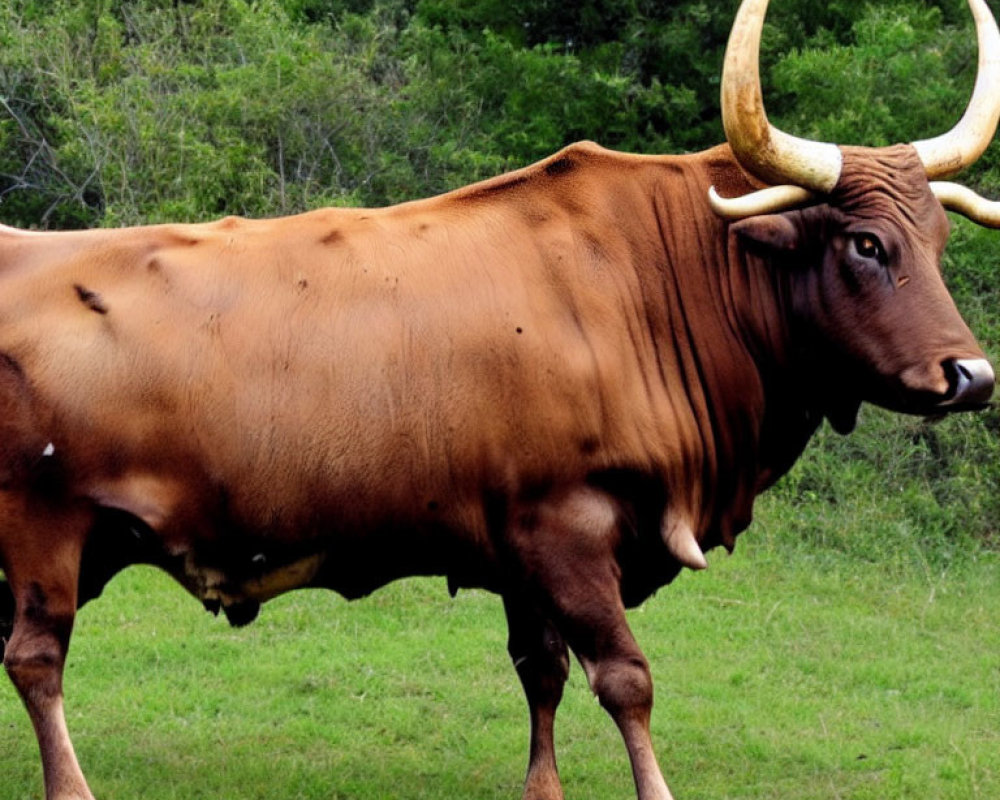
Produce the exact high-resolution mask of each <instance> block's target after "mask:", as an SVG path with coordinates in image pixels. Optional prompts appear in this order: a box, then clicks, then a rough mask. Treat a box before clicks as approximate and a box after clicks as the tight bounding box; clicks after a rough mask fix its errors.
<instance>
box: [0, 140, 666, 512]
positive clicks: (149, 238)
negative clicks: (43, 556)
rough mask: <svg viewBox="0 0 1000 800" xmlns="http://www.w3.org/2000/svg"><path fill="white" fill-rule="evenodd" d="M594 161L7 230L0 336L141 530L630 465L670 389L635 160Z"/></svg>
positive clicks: (63, 445)
mask: <svg viewBox="0 0 1000 800" xmlns="http://www.w3.org/2000/svg"><path fill="white" fill-rule="evenodd" d="M609 158H613V156H611V155H609V154H605V153H603V152H602V153H601V154H600V159H597V160H598V161H600V163H597V161H594V163H590V162H588V159H587V158H586V153H582V154H581V153H575V152H571V151H568V156H567V155H565V154H564V155H563V156H562V157H561V158H560V157H556V158H554V159H552V160H550V162H549V163H547V164H546V163H543V164H542V165H538V166H536V167H533V168H529V169H528V170H524V171H522V172H520V173H514V174H512V175H510V176H505V177H503V178H500V179H496V180H494V181H490V182H487V183H486V184H481V185H478V186H474V187H469V188H467V189H464V190H460V191H459V192H456V193H453V194H451V195H445V196H443V197H441V198H435V199H432V200H428V201H421V202H418V203H411V204H406V205H403V206H399V207H394V208H390V209H383V210H324V211H319V212H312V213H309V214H305V215H301V216H298V217H292V218H285V219H276V220H262V221H245V220H238V219H228V220H223V221H220V222H218V223H211V224H207V225H191V226H157V227H153V228H138V229H127V230H119V231H93V232H87V233H78V234H72V233H70V234H52V235H48V234H28V235H24V236H23V238H21V239H19V240H17V243H16V244H17V246H16V247H14V248H12V249H8V250H6V251H5V252H6V253H7V256H6V262H7V263H6V264H5V265H4V277H3V278H2V281H3V290H2V292H0V321H2V324H0V351H2V352H3V353H5V354H7V355H9V356H10V357H11V358H13V359H14V360H15V361H17V362H18V363H19V364H21V365H22V367H23V368H24V370H25V372H26V374H27V375H28V376H29V378H30V380H31V383H32V386H33V387H34V390H35V392H36V396H37V400H38V402H39V403H40V404H41V405H43V406H44V407H45V408H46V410H47V411H49V412H51V415H52V418H53V425H54V428H53V433H52V437H53V440H54V441H57V445H58V446H59V447H60V452H61V455H62V457H63V458H65V459H67V461H68V462H69V463H70V464H71V465H72V467H73V469H72V474H73V475H75V476H79V480H80V482H81V483H80V485H81V490H84V491H86V492H88V493H90V494H91V495H92V496H94V497H95V498H96V499H98V500H99V501H101V502H106V503H108V504H110V505H117V506H122V507H127V508H128V510H131V511H133V512H135V513H137V514H139V515H140V516H142V517H143V518H144V519H146V520H147V521H148V522H150V524H152V525H154V526H168V525H169V524H170V522H171V520H173V519H174V517H175V516H177V515H182V516H183V515H185V514H188V515H189V514H191V513H193V512H191V511H190V509H192V508H199V509H204V508H214V509H216V511H215V512H214V513H215V515H216V516H219V515H228V516H230V517H231V518H232V519H229V520H226V523H227V524H228V523H230V522H233V521H238V522H239V523H240V524H245V525H247V526H249V527H254V526H261V525H265V524H269V525H272V526H274V527H277V528H281V527H288V528H290V529H294V528H296V527H299V526H301V525H303V524H307V523H306V518H308V519H309V520H313V522H312V523H308V524H315V522H314V521H315V519H316V518H317V516H319V517H329V518H330V519H332V520H334V521H335V523H336V524H342V525H345V526H348V527H350V526H352V525H353V526H357V527H358V528H359V529H360V528H363V527H365V526H366V525H370V524H371V522H372V519H371V517H372V515H382V516H398V517H403V518H405V517H406V516H407V515H410V514H412V513H413V512H414V509H418V508H419V509H427V508H432V509H435V510H436V511H437V512H438V513H439V514H440V513H444V509H446V508H447V507H449V506H453V507H455V508H456V509H459V508H462V507H463V506H465V505H468V504H475V503H478V502H480V501H481V498H482V493H483V490H484V487H500V486H504V485H506V484H508V483H510V482H511V481H515V482H517V481H521V482H530V481H532V480H537V481H539V482H544V481H549V482H551V481H553V480H561V479H566V480H572V479H574V478H577V477H580V476H582V475H584V474H586V473H587V472H589V471H592V470H594V469H598V468H602V467H611V466H617V465H621V464H623V463H629V462H631V463H633V464H648V463H649V462H650V461H653V460H655V459H657V458H659V457H661V456H662V454H657V453H656V452H655V451H656V447H657V445H656V443H655V441H652V440H651V439H650V436H649V433H650V432H651V431H653V430H655V429H656V428H657V427H658V426H661V427H662V426H663V425H665V424H669V420H665V419H663V415H664V413H667V412H665V411H664V408H667V407H669V404H666V403H664V402H663V398H661V397H659V396H658V393H657V390H656V388H655V386H654V384H655V381H653V380H652V376H651V373H656V371H657V369H658V367H657V365H655V364H653V363H652V362H651V358H652V354H653V351H654V349H655V348H654V346H653V344H652V343H651V342H650V341H648V337H649V332H648V331H647V330H645V329H644V322H643V319H642V310H641V308H640V306H641V302H638V301H639V297H638V295H639V288H638V285H637V282H636V277H635V275H636V273H635V269H636V264H635V261H636V260H637V259H639V258H641V257H642V255H643V254H642V253H641V252H639V250H637V248H639V249H641V247H642V246H647V245H648V242H647V245H641V244H637V242H643V241H646V240H647V239H648V238H649V237H648V231H647V232H645V233H644V234H643V235H642V236H639V237H636V235H635V231H634V230H631V231H630V230H628V229H626V227H625V226H624V223H623V220H625V219H627V218H629V217H631V218H632V220H633V223H636V222H637V221H639V220H640V218H641V217H642V216H643V215H644V214H647V213H648V212H647V211H646V210H645V209H640V208H638V207H632V208H629V206H636V205H637V204H638V203H639V202H640V200H639V199H638V198H640V197H641V195H642V186H643V181H642V180H636V178H640V177H642V176H641V175H639V172H641V171H642V170H645V169H646V168H647V167H648V166H650V165H649V164H645V163H644V164H643V165H642V166H641V167H640V166H637V164H638V160H637V159H635V158H634V157H623V158H624V159H625V160H624V161H623V162H622V163H621V164H618V163H614V164H612V165H611V166H612V167H613V169H611V170H609V169H608V164H607V160H608V159H609ZM630 171H631V173H632V174H628V173H629V172H630ZM630 179H631V180H630ZM647 182H648V181H647ZM633 227H634V225H633ZM14 253H17V255H16V257H15V256H14V255H13V254H14ZM12 264H13V266H11V265H12ZM560 472H561V473H564V474H558V473H560ZM139 495H142V498H140V497H139ZM219 498H223V500H220V499H219ZM223 506H224V508H223ZM462 513H467V512H462ZM184 524H185V525H186V526H188V527H190V526H192V525H194V526H195V527H197V526H198V525H203V526H205V525H211V524H212V521H211V520H208V519H198V520H192V519H188V518H185V519H184Z"/></svg>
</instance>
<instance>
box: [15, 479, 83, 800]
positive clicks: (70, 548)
mask: <svg viewBox="0 0 1000 800" xmlns="http://www.w3.org/2000/svg"><path fill="white" fill-rule="evenodd" d="M5 500H6V501H7V502H4V503H3V504H2V506H0V526H2V527H3V536H0V540H2V541H3V542H4V552H3V560H4V566H5V570H6V574H7V579H8V581H9V585H10V590H11V593H12V596H13V599H14V624H13V630H12V634H11V637H10V641H8V642H7V646H6V648H5V651H4V666H5V667H6V668H7V674H8V675H9V676H10V679H11V681H12V682H13V684H14V686H15V687H16V688H17V691H18V693H19V694H20V695H21V699H22V700H23V701H24V705H25V707H26V708H27V710H28V715H29V716H30V717H31V722H32V725H33V726H34V728H35V735H36V737H37V738H38V747H39V750H40V752H41V757H42V770H43V773H44V776H45V797H46V800H93V795H92V794H91V793H90V789H88V788H87V782H86V780H85V779H84V777H83V773H82V772H81V771H80V766H79V764H78V763H77V760H76V754H75V753H74V751H73V744H72V742H71V741H70V738H69V732H68V731H67V728H66V717H65V713H64V711H63V691H62V676H63V666H64V664H65V662H66V651H67V649H68V647H69V638H70V633H71V631H72V629H73V620H74V618H75V616H76V600H77V596H76V595H77V581H78V578H79V568H80V553H81V549H82V542H83V539H84V535H85V533H86V529H87V522H86V520H85V519H83V515H75V516H73V517H72V518H67V517H57V516H53V515H50V514H39V513H37V510H36V509H31V511H32V513H31V514H29V513H26V509H25V507H24V505H23V504H22V503H21V502H17V503H11V502H9V500H10V498H5ZM29 503H30V501H29ZM17 506H19V507H17Z"/></svg>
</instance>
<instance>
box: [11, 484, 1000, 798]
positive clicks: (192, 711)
mask: <svg viewBox="0 0 1000 800" xmlns="http://www.w3.org/2000/svg"><path fill="white" fill-rule="evenodd" d="M762 511H763V513H762V515H761V518H760V521H759V522H758V523H757V524H756V525H755V528H754V529H752V531H751V532H750V533H749V534H748V535H747V537H746V539H745V540H744V541H742V542H741V546H740V547H739V548H738V549H737V553H736V555H734V556H732V557H727V556H725V555H724V554H722V553H714V554H712V557H711V568H710V569H709V570H708V571H707V572H705V573H701V574H697V575H694V574H687V575H684V576H683V577H682V578H681V579H680V580H679V581H678V582H677V583H676V584H675V585H674V586H672V587H670V588H668V589H665V590H664V591H662V592H661V593H660V594H659V595H658V596H657V597H655V598H653V599H652V600H650V601H649V602H648V603H647V604H646V605H645V606H643V607H642V608H639V609H636V610H635V611H634V612H633V613H632V617H631V619H632V622H633V627H634V629H635V631H636V635H637V637H638V638H639V641H640V643H641V644H642V645H643V647H644V649H645V651H646V653H647V655H648V656H649V658H650V661H651V662H652V665H653V670H654V678H655V680H656V684H657V706H656V709H655V712H654V737H655V740H656V743H657V747H658V752H659V755H660V759H661V763H662V765H663V767H664V771H665V773H666V774H667V778H668V782H670V783H671V786H672V788H673V789H674V791H675V793H676V794H677V796H678V797H679V798H684V799H686V800H695V798H713V799H716V800H718V799H719V798H794V799H795V800H806V799H807V798H824V799H829V800H833V799H834V798H838V799H840V798H845V799H846V798H854V799H855V800H861V798H872V799H873V800H874V799H875V798H878V799H879V800H891V799H892V798H910V797H914V798H916V797H920V798H937V799H939V800H940V799H942V798H956V799H957V798H962V800H967V799H968V798H995V797H1000V764H998V762H997V759H996V754H997V752H998V751H1000V625H998V622H1000V559H998V558H996V557H992V556H989V555H980V556H977V557H971V556H970V557H967V558H963V559H962V560H961V562H960V563H953V564H951V565H946V566H943V567H935V568H934V569H931V568H929V567H928V566H927V565H926V563H925V564H923V565H922V564H921V563H920V561H919V560H916V561H912V562H910V563H909V565H900V564H895V565H894V566H892V567H891V568H886V567H884V566H883V565H880V564H878V563H865V562H864V561H862V560H859V559H858V558H857V557H856V556H854V555H846V554H842V553H838V552H836V551H833V550H823V549H820V550H819V551H815V550H812V551H811V550H807V549H805V548H798V549H797V548H793V547H785V546H783V543H782V536H784V535H785V534H783V533H782V531H783V530H785V526H784V525H778V524H777V522H776V520H775V517H776V515H777V514H778V513H779V512H780V513H781V514H787V508H785V507H784V506H780V507H778V506H777V505H775V504H774V503H772V504H770V506H769V505H768V504H765V505H764V508H763V509H762ZM67 697H68V718H69V724H70V728H71V731H72V732H73V734H74V738H75V741H76V745H77V750H78V753H79V755H80V759H81V762H82V764H83V766H84V770H85V771H86V772H87V774H88V776H89V778H90V781H91V785H92V788H93V789H94V791H95V793H96V794H97V796H98V798H101V800H114V799H115V798H137V797H142V798H144V800H156V799H157V798H185V800H196V798H206V800H207V799H208V798H211V800H219V798H227V799H228V798H232V799H233V800H237V799H238V800H255V799H256V798H269V800H270V799H272V798H281V799H282V800H295V798H326V799H328V798H331V797H332V798H358V799H359V800H361V799H362V798H387V797H393V798H425V797H426V798H430V797H434V798H448V797H455V798H470V797H476V798H514V797H518V796H519V792H520V782H521V777H522V772H523V767H524V762H525V758H526V739H527V721H526V714H525V710H524V701H523V699H522V696H521V692H520V687H519V685H518V684H517V680H516V677H515V675H514V673H513V670H512V669H511V668H510V666H509V664H508V661H507V657H506V654H505V630H504V623H503V614H502V611H501V609H500V603H499V601H498V600H497V599H496V598H494V597H492V596H489V595H486V594H482V593H478V592H467V593H462V594H460V595H459V596H458V598H456V599H454V600H452V599H450V598H449V597H448V596H447V593H446V592H445V589H444V585H443V582H442V581H428V580H418V581H406V582H402V583H399V584H396V585H394V586H392V587H389V588H388V589H386V590H384V591H382V592H380V593H378V594H376V595H375V596H374V597H372V598H369V599H367V600H364V601H361V602H358V603H354V604H351V605H348V604H347V603H346V602H344V601H343V600H341V599H339V598H338V597H337V596H335V595H333V594H330V593H323V592H299V593H295V594H292V595H288V596H285V597H283V598H279V599H278V600H276V601H274V602H272V603H271V604H269V605H268V606H266V607H265V609H264V611H263V614H262V616H261V618H260V619H259V620H258V621H257V622H256V623H254V625H252V626H250V627H249V628H246V629H243V630H230V629H229V628H228V627H227V626H226V624H225V622H224V621H222V620H216V619H213V618H212V617H210V616H209V615H207V614H205V613H203V612H202V611H201V610H200V608H199V606H198V605H197V604H196V603H195V602H194V601H193V600H191V599H190V598H188V597H187V596H186V595H185V594H184V593H183V592H182V591H181V590H180V589H178V588H176V587H175V586H174V585H173V584H172V583H171V582H170V581H169V580H168V579H167V578H165V577H163V576H162V575H160V574H159V573H156V572H154V571H152V570H146V569H138V568H137V569H133V570H130V571H128V572H126V573H125V574H124V575H122V576H120V577H119V578H118V579H116V580H115V581H114V582H113V583H112V584H111V585H110V586H109V587H108V590H107V592H106V594H105V596H104V597H102V598H101V599H99V600H97V601H96V602H94V603H92V604H91V605H90V606H88V607H86V608H85V609H84V610H83V611H82V612H81V614H80V617H79V623H78V628H77V634H76V637H75V640H74V646H73V648H72V651H71V655H70V662H69V667H68V670H67ZM557 738H558V746H559V748H560V755H561V771H562V775H563V780H564V783H565V786H566V790H567V796H568V797H571V798H577V799H578V800H579V799H581V798H594V799H595V800H596V799H597V798H601V799H602V800H604V798H609V797H627V796H629V795H630V793H631V791H632V789H631V778H630V775H629V773H628V768H627V765H626V758H625V753H624V749H623V747H622V745H621V743H620V740H619V738H618V735H617V732H616V731H615V730H614V728H613V725H612V724H611V722H610V720H609V719H607V718H606V716H605V715H604V712H603V711H602V710H601V709H600V708H599V707H598V706H597V704H596V702H594V700H593V698H592V697H591V696H590V694H589V691H588V690H587V688H586V685H585V681H584V679H583V674H582V670H580V669H579V668H578V667H576V666H575V665H574V670H573V673H572V676H571V679H570V685H569V687H568V692H567V696H566V699H565V701H564V703H563V706H562V708H561V712H560V718H559V724H558V730H557ZM0 760H2V764H3V770H2V780H0V798H2V800H15V799H16V800H22V798H40V797H41V796H42V794H41V779H40V769H39V766H38V759H37V753H36V750H35V743H34V737H33V736H32V734H31V731H30V726H29V724H28V721H27V717H26V715H25V714H24V712H23V710H22V709H21V707H20V704H19V702H18V701H17V698H16V696H15V694H14V691H13V689H12V687H11V686H10V684H9V682H7V681H3V682H2V683H0Z"/></svg>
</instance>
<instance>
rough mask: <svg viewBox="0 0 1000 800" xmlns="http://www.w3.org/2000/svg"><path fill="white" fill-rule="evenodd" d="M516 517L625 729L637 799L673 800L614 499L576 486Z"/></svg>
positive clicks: (563, 619)
mask: <svg viewBox="0 0 1000 800" xmlns="http://www.w3.org/2000/svg"><path fill="white" fill-rule="evenodd" d="M511 523H512V526H511V529H510V531H509V534H510V544H511V547H512V548H513V549H514V551H515V557H516V558H517V560H518V561H519V562H520V566H521V569H522V570H523V571H524V577H525V578H526V579H527V580H528V581H529V584H530V586H531V587H532V589H533V592H534V593H535V595H536V596H537V597H539V598H544V601H543V602H546V603H547V604H548V605H549V607H550V609H551V619H552V621H553V623H554V624H555V626H556V628H557V629H558V630H559V632H560V633H561V634H562V636H563V638H564V639H565V641H566V642H567V643H568V644H569V646H570V648H571V649H572V650H573V652H574V653H575V654H576V656H577V657H578V658H579V659H580V663H581V664H582V665H583V667H584V669H585V670H586V673H587V678H588V680H589V682H590V686H591V688H592V689H593V691H594V693H595V694H596V695H597V697H598V700H599V701H600V703H601V705H602V706H603V707H604V708H605V710H607V712H608V713H609V714H610V715H611V717H612V719H613V720H614V721H615V723H616V724H617V726H618V728H619V730H620V731H621V734H622V737H623V738H624V741H625V746H626V748H627V750H628V755H629V759H630V760H631V765H632V774H633V777H634V779H635V785H636V791H637V793H638V797H639V800H671V794H670V791H669V789H668V788H667V784H666V782H665V781H664V780H663V775H662V773H661V772H660V768H659V765H658V764H657V762H656V756H655V755H654V752H653V744H652V739H651V737H650V733H649V721H650V716H651V712H652V707H653V681H652V677H651V675H650V672H649V666H648V664H647V662H646V659H645V657H644V656H643V654H642V651H641V650H640V649H639V646H638V645H637V644H636V642H635V639H634V638H633V636H632V632H631V631H630V630H629V627H628V623H627V621H626V619H625V607H624V604H623V602H622V598H621V590H620V567H619V565H618V562H617V559H616V558H615V551H616V548H617V546H618V544H619V537H620V527H619V526H620V520H619V509H618V507H617V504H616V503H615V502H614V500H613V499H612V498H610V497H609V496H607V495H605V494H604V493H602V492H600V491H597V490H595V489H591V488H583V487H578V488H575V489H572V490H568V491H565V492H562V493H560V494H558V495H555V496H550V497H547V498H546V499H545V500H543V501H541V502H538V503H533V504H532V505H531V506H530V507H528V508H522V509H519V510H518V513H517V514H516V516H515V518H514V519H513V520H511Z"/></svg>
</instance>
